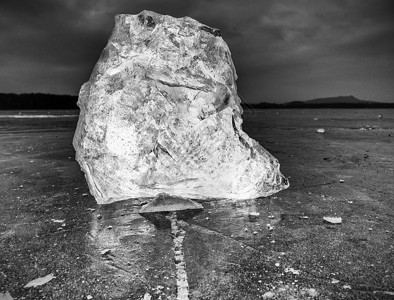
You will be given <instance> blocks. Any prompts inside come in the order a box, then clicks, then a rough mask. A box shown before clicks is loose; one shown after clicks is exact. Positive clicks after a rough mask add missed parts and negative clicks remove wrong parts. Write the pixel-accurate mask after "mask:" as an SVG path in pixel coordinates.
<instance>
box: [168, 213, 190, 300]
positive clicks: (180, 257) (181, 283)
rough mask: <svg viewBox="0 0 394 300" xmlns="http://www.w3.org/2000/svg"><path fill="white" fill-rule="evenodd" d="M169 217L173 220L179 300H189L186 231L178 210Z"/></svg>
mask: <svg viewBox="0 0 394 300" xmlns="http://www.w3.org/2000/svg"><path fill="white" fill-rule="evenodd" d="M169 219H170V221H171V233H172V239H173V242H174V248H173V250H174V260H175V268H176V285H177V300H189V283H188V281H187V273H186V262H185V257H184V254H183V247H182V243H183V240H184V239H185V235H186V231H185V230H183V229H182V227H180V226H179V224H178V218H177V214H176V212H173V213H171V215H170V217H169Z"/></svg>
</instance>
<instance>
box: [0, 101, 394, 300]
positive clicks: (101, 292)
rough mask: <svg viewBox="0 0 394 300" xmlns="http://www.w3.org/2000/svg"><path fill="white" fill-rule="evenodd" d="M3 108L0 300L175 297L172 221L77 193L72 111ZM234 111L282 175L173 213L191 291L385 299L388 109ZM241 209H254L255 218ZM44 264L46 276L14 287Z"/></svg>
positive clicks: (391, 292) (392, 115)
mask: <svg viewBox="0 0 394 300" xmlns="http://www.w3.org/2000/svg"><path fill="white" fill-rule="evenodd" d="M7 114H8V115H9V114H13V113H12V112H0V249H1V251H0V253H1V254H0V299H11V298H9V297H8V298H5V294H4V293H6V292H8V293H9V295H11V296H12V297H13V299H144V296H145V299H176V290H177V287H176V280H175V276H176V271H175V263H174V255H173V251H172V238H171V232H170V230H169V229H156V228H155V227H154V226H153V225H152V224H151V223H149V222H147V221H146V220H145V219H144V218H142V217H141V216H140V215H139V214H138V211H139V209H140V207H141V204H142V203H143V202H144V201H143V200H142V199H135V200H132V201H125V202H119V203H115V204H111V205H107V206H101V207H100V206H98V205H97V204H96V203H95V201H94V199H93V197H92V196H90V194H86V193H88V188H87V185H86V182H85V180H84V177H83V174H82V172H81V171H80V169H79V166H78V164H77V163H76V162H75V161H74V150H73V148H72V146H71V140H72V137H73V132H74V129H75V126H76V121H77V118H75V117H58V118H10V117H9V116H8V117H7V116H5V115H7ZM28 114H36V115H37V114H42V112H28ZM50 114H57V115H59V114H60V115H61V114H64V112H51V113H50ZM67 114H72V112H67ZM379 114H381V115H383V118H378V115H379ZM244 117H245V121H244V126H243V128H244V130H245V131H246V132H247V133H248V134H249V135H250V136H251V137H253V138H255V139H256V140H258V141H259V142H260V143H261V144H262V145H263V146H264V147H265V148H266V149H267V150H269V151H270V152H271V153H272V154H274V155H275V156H276V157H277V158H278V159H279V161H280V163H281V169H282V171H283V173H284V174H285V175H286V176H289V177H290V184H291V186H290V188H289V189H288V190H286V191H283V192H280V193H278V194H276V195H274V196H271V197H268V198H261V199H255V200H248V201H227V200H221V201H219V200H218V201H213V202H202V204H203V206H204V208H205V210H204V211H203V212H202V213H201V214H199V215H198V216H196V217H195V218H194V219H193V220H191V221H188V222H187V223H182V227H183V229H184V230H185V231H186V237H185V240H184V244H183V247H184V253H185V262H186V270H187V275H188V282H189V293H190V299H392V298H393V297H394V255H393V253H394V239H393V233H394V224H393V223H394V218H393V217H394V110H367V109H366V110H354V109H353V110H264V111H261V110H256V111H254V112H251V111H248V112H245V115H244ZM315 118H317V119H315ZM318 128H324V129H325V133H324V134H319V133H316V129H318ZM360 128H364V129H365V130H360ZM341 181H343V182H341ZM249 212H258V213H260V217H259V218H258V219H256V220H255V221H254V222H251V220H250V219H249V217H248V214H249ZM327 216H329V217H341V218H342V223H340V224H335V225H334V224H330V223H327V222H325V221H324V220H323V217H327ZM268 224H269V225H268ZM48 274H53V275H54V276H55V277H56V278H54V279H52V280H51V281H49V282H47V283H46V284H43V285H40V286H37V287H30V288H24V286H25V285H26V284H27V283H28V282H30V281H31V280H33V279H36V278H39V277H44V276H46V275H48ZM7 295H8V294H7ZM149 297H151V298H149Z"/></svg>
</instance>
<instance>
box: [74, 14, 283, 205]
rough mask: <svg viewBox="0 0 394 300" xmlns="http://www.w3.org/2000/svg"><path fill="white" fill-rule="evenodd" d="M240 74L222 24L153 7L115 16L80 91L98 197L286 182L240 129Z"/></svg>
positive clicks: (83, 160) (255, 188) (220, 193)
mask: <svg viewBox="0 0 394 300" xmlns="http://www.w3.org/2000/svg"><path fill="white" fill-rule="evenodd" d="M236 79H237V75H236V71H235V67H234V64H233V62H232V59H231V53H230V50H229V48H228V46H227V44H226V43H225V42H224V40H223V39H222V37H221V35H220V31H219V30H218V29H215V28H211V27H209V26H206V25H204V24H201V23H199V22H198V21H196V20H193V19H191V18H189V17H184V18H173V17H171V16H167V15H160V14H157V13H154V12H151V11H143V12H141V13H140V14H138V15H127V14H122V15H117V16H116V17H115V27H114V29H113V32H112V35H111V37H110V38H109V40H108V43H107V45H106V47H105V48H104V50H103V52H102V54H101V56H100V58H99V60H98V62H97V64H96V66H95V67H94V70H93V72H92V74H91V76H90V79H89V81H88V82H86V83H85V84H83V86H82V87H81V90H80V93H79V100H78V105H79V107H80V116H79V120H78V125H77V129H76V131H75V135H74V140H73V145H74V148H75V150H76V159H77V161H78V162H79V164H80V166H81V168H82V170H83V171H84V172H85V177H86V180H87V182H88V184H89V188H90V192H91V193H92V195H94V197H95V199H96V201H97V202H98V203H100V204H105V203H111V202H115V201H120V200H125V199H129V198H136V197H154V196H156V195H158V194H159V193H167V194H170V195H173V196H180V197H190V198H194V199H207V198H231V199H250V198H257V197H260V196H268V195H271V194H273V193H276V192H278V191H280V190H282V189H284V188H287V187H288V181H287V180H286V179H285V178H284V177H283V176H282V174H281V173H280V170H279V163H278V161H277V160H276V159H275V158H274V157H273V156H272V155H271V154H270V153H268V152H267V151H266V150H265V149H264V148H263V147H261V146H260V145H259V143H258V142H256V141H255V140H253V139H251V138H250V137H249V136H248V135H247V134H246V133H245V132H243V131H242V127H241V124H242V118H241V114H242V108H241V106H240V99H239V97H238V95H237V87H236V83H235V81H236Z"/></svg>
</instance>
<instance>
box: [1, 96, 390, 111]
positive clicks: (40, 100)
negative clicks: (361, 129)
mask: <svg viewBox="0 0 394 300" xmlns="http://www.w3.org/2000/svg"><path fill="white" fill-rule="evenodd" d="M77 101H78V96H73V95H55V94H43V93H37V94H10V93H8V94H6V93H0V110H75V109H76V110H79V107H78V106H77ZM241 106H242V108H243V109H244V110H247V109H297V108H319V109H321V108H338V109H342V108H394V103H385V102H373V101H365V100H359V99H357V98H355V97H353V96H339V97H334V98H320V99H313V100H308V101H293V102H287V103H269V102H261V103H253V104H248V103H245V102H244V101H242V102H241Z"/></svg>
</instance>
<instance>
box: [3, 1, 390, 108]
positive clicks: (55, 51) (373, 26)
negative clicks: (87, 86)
mask: <svg viewBox="0 0 394 300" xmlns="http://www.w3.org/2000/svg"><path fill="white" fill-rule="evenodd" d="M393 8H394V1H393V0H387V1H386V0H309V1H306V0H304V1H296V0H220V1H208V0H202V1H187V0H166V1H165V0H145V1H144V0H137V1H136V0H116V1H104V0H34V1H33V0H23V1H22V0H1V1H0V92H17V93H22V92H45V93H56V94H77V93H78V91H79V88H80V86H81V85H82V84H83V83H84V82H85V81H87V79H88V77H89V75H90V72H91V71H92V69H93V66H94V64H95V63H96V61H97V59H98V57H99V55H100V52H101V51H102V49H103V48H104V46H105V44H106V42H107V39H108V38H109V35H110V33H111V31H112V27H113V19H114V15H115V14H119V13H128V14H138V13H139V12H140V11H142V10H144V9H147V10H153V11H156V12H157V13H161V14H169V15H172V16H175V17H183V16H190V17H192V18H194V19H196V20H198V21H200V22H201V23H205V24H206V25H209V26H212V27H216V28H219V29H220V30H221V32H222V36H223V38H224V40H225V41H226V42H227V44H228V45H229V47H230V50H231V52H232V57H233V60H234V63H235V67H236V69H237V73H238V77H239V79H238V82H237V83H238V91H239V93H240V95H241V96H242V97H243V98H244V99H245V101H247V102H249V103H253V102H261V101H271V102H275V101H277V102H283V101H292V100H307V99H312V98H317V97H329V96H338V95H354V96H356V97H358V98H360V99H366V100H375V101H385V102H394V97H393V95H394V80H393V78H394V22H393V20H392V19H393V16H394V13H393V12H394V9H393Z"/></svg>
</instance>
